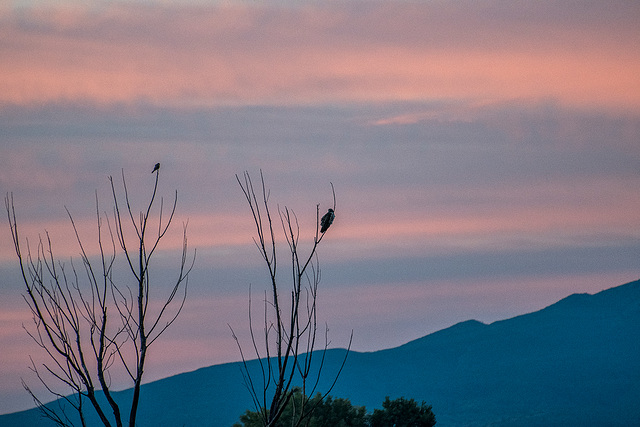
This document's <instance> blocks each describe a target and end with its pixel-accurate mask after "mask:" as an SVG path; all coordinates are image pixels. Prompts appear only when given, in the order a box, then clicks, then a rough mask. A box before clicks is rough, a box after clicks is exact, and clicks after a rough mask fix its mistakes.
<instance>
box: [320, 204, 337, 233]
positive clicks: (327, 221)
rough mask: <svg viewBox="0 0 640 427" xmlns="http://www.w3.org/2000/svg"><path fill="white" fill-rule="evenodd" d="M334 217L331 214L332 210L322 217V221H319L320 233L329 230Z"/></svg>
mask: <svg viewBox="0 0 640 427" xmlns="http://www.w3.org/2000/svg"><path fill="white" fill-rule="evenodd" d="M335 217H336V215H335V214H334V213H333V209H331V208H329V210H328V211H327V213H326V214H324V215H323V216H322V219H320V232H321V233H324V232H325V231H327V230H328V229H329V227H330V226H331V224H333V220H334V218H335Z"/></svg>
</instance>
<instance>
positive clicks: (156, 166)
mask: <svg viewBox="0 0 640 427" xmlns="http://www.w3.org/2000/svg"><path fill="white" fill-rule="evenodd" d="M158 169H160V163H156V165H155V166H154V167H153V170H152V171H151V173H154V172H155V171H157V170H158Z"/></svg>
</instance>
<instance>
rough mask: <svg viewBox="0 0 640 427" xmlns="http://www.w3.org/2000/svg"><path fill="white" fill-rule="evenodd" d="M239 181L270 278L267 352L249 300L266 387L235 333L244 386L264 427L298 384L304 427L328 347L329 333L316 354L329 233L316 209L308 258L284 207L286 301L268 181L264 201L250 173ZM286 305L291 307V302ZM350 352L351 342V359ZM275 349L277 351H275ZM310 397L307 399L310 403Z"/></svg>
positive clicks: (266, 306)
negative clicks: (321, 252) (322, 254)
mask: <svg viewBox="0 0 640 427" xmlns="http://www.w3.org/2000/svg"><path fill="white" fill-rule="evenodd" d="M236 180H237V181H238V184H239V185H240V188H241V189H242V192H243V194H244V196H245V199H246V200H247V203H248V204H249V208H250V210H251V213H252V216H253V219H254V225H255V227H256V236H257V238H254V243H255V244H256V247H257V248H258V250H259V252H260V254H261V256H262V258H263V260H264V261H265V264H266V266H267V270H268V271H269V276H270V299H268V300H267V297H266V293H265V301H264V329H263V332H264V350H260V345H259V343H258V340H257V337H256V335H255V333H254V325H253V320H252V316H251V311H252V308H251V296H249V332H250V338H251V342H252V346H253V350H254V353H255V356H256V358H257V360H258V362H259V367H260V370H261V375H262V382H261V383H260V382H259V381H257V379H256V378H254V377H253V376H252V373H251V372H250V371H249V367H248V364H247V359H246V356H245V353H244V352H243V349H242V346H241V345H240V341H239V340H238V338H237V336H236V334H235V333H234V332H233V330H232V336H233V338H234V340H235V341H236V343H237V345H238V347H239V350H240V355H241V357H242V361H243V377H244V380H245V385H246V387H247V388H248V389H249V393H250V394H251V397H252V399H253V402H254V405H255V407H256V411H257V412H258V414H259V415H260V416H261V417H262V423H263V424H264V425H265V426H267V427H270V426H274V425H275V424H276V422H277V421H278V419H279V418H280V417H281V415H282V413H283V410H284V409H285V407H286V406H287V404H288V403H289V402H290V401H291V399H292V396H293V394H294V389H295V388H294V384H296V383H297V382H299V383H301V384H302V387H301V389H302V391H303V396H304V397H303V399H302V401H301V402H300V405H301V406H300V408H298V410H297V411H296V414H297V415H296V419H294V420H292V425H296V426H297V425H300V424H301V423H302V422H303V421H304V420H305V419H307V418H308V416H309V415H310V414H311V412H312V411H313V409H314V407H315V406H313V405H312V406H313V407H311V408H309V407H306V405H308V404H309V402H310V401H311V395H310V394H307V395H305V392H307V393H309V392H310V393H311V394H312V393H314V392H315V390H316V389H317V387H318V383H319V379H320V376H321V371H322V369H323V368H324V360H325V355H326V351H327V349H328V346H329V341H328V337H327V330H325V343H324V346H323V348H322V349H321V350H317V347H316V346H317V322H318V319H317V304H316V302H317V297H318V285H319V283H320V276H321V275H320V267H319V263H318V256H317V248H318V245H319V244H320V242H321V240H322V238H323V237H324V235H325V233H324V230H323V233H320V205H317V206H316V231H315V237H314V239H313V244H312V247H311V250H310V252H309V253H308V254H307V255H306V256H303V255H302V251H301V248H300V224H299V221H298V217H297V216H296V214H295V212H294V211H292V210H291V209H289V208H287V207H286V206H285V207H283V208H280V207H278V216H279V219H280V225H281V226H282V231H283V234H284V238H285V241H286V243H287V246H288V250H289V253H288V254H289V257H290V258H289V259H290V263H291V264H290V268H291V285H290V288H289V291H288V294H289V298H286V299H282V296H281V292H282V291H283V290H284V288H282V285H281V278H280V277H279V276H277V274H276V273H277V265H278V258H277V257H276V247H277V244H276V238H275V232H274V224H273V219H272V216H271V213H270V209H269V190H268V189H267V188H266V185H265V182H264V176H263V174H262V171H260V183H261V195H262V198H261V199H260V200H259V199H258V196H257V195H256V189H255V188H254V186H253V182H252V181H251V177H250V176H249V173H248V172H245V173H244V174H243V177H242V179H241V178H240V177H239V176H238V175H236ZM331 189H332V194H333V210H335V206H336V198H335V190H334V187H333V184H331ZM287 301H288V302H287ZM350 348H351V341H350V342H349V348H348V350H347V354H348V353H349V350H350ZM272 349H273V350H272ZM318 352H319V357H320V363H319V367H320V369H319V370H317V371H315V370H312V360H313V358H314V355H315V354H316V353H318ZM345 362H346V356H345V359H344V360H343V362H342V365H341V367H340V370H339V371H338V373H337V374H336V377H335V379H334V381H333V383H332V385H331V387H330V389H329V390H328V391H327V392H326V393H325V394H323V395H322V398H324V397H326V395H327V394H328V393H329V392H330V391H331V389H332V388H333V385H335V381H337V377H338V376H339V375H340V372H341V371H342V367H343V366H344V363H345ZM307 396H308V397H307Z"/></svg>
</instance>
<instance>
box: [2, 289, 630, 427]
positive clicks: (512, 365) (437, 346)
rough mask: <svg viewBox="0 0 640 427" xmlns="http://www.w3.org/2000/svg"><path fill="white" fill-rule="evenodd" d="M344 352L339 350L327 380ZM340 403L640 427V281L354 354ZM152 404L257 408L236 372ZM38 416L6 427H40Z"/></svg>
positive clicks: (147, 403) (8, 421) (153, 412)
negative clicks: (403, 401)
mask: <svg viewBox="0 0 640 427" xmlns="http://www.w3.org/2000/svg"><path fill="white" fill-rule="evenodd" d="M343 355H344V351H343V350H333V351H331V352H330V353H329V360H328V363H327V368H326V369H327V371H326V372H327V374H329V373H331V372H334V371H335V370H336V369H337V365H338V363H339V361H340V360H341V357H342V356H343ZM254 365H255V364H254ZM321 387H326V384H325V385H321ZM125 393H126V392H125ZM332 394H333V395H334V396H341V397H348V398H350V399H351V400H352V402H353V403H354V404H358V405H366V406H367V408H368V409H369V410H372V409H373V408H375V407H379V406H380V404H381V402H382V400H383V399H384V397H385V396H387V395H389V396H391V397H398V396H406V397H413V398H415V399H417V400H425V401H427V402H428V403H429V404H432V405H433V410H434V413H435V414H436V419H437V421H438V425H440V426H451V425H460V426H462V425H465V426H473V425H492V426H500V425H518V426H523V425H532V426H536V425H540V426H542V425H545V426H548V425H640V405H639V404H638V399H639V398H640V282H632V283H629V284H626V285H623V286H619V287H616V288H612V289H609V290H606V291H603V292H600V293H598V294H595V295H587V294H576V295H571V296H569V297H567V298H565V299H563V300H561V301H559V302H557V303H556V304H553V305H551V306H549V307H547V308H545V309H543V310H540V311H538V312H535V313H530V314H526V315H523V316H518V317H515V318H512V319H508V320H503V321H500V322H495V323H492V324H490V325H485V324H482V323H480V322H477V321H467V322H463V323H460V324H457V325H454V326H452V327H450V328H447V329H444V330H442V331H439V332H436V333H433V334H430V335H428V336H426V337H423V338H420V339H417V340H415V341H412V342H409V343H407V344H405V345H403V346H400V347H397V348H393V349H388V350H383V351H377V352H371V353H355V352H352V353H351V354H350V355H349V358H348V362H347V366H346V367H345V370H344V372H343V375H342V376H341V377H340V380H339V382H338V384H337V385H336V388H335V389H334V391H333V392H332ZM142 396H143V399H142V401H141V407H140V417H139V420H140V423H139V425H140V426H157V425H165V426H173V425H175V426H182V425H184V426H226V425H230V424H232V423H233V422H234V421H236V420H237V419H238V415H239V414H240V413H242V412H243V410H244V409H247V408H250V407H251V400H250V398H249V395H248V393H247V391H246V389H245V388H244V386H243V384H242V379H241V375H240V368H239V365H238V364H237V363H232V364H225V365H216V366H211V367H208V368H202V369H199V370H197V371H194V372H188V373H185V374H181V375H176V376H174V377H170V378H166V379H164V380H160V381H156V382H153V383H150V384H147V385H145V386H144V390H143V394H142ZM33 412H34V411H33V410H32V411H25V412H21V413H16V414H10V415H5V416H0V426H21V425H36V424H34V423H33V421H32V420H33V418H31V421H29V420H27V418H25V417H33Z"/></svg>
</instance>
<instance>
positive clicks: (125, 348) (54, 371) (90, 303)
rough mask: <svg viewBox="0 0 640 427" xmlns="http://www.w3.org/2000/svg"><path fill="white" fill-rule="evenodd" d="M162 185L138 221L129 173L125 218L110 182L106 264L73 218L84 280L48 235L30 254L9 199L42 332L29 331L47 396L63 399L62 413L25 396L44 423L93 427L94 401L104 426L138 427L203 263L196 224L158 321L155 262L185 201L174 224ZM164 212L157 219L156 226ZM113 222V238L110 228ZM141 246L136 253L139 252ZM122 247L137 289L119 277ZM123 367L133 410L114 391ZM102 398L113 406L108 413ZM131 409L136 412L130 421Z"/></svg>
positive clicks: (101, 249)
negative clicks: (146, 383)
mask: <svg viewBox="0 0 640 427" xmlns="http://www.w3.org/2000/svg"><path fill="white" fill-rule="evenodd" d="M154 172H156V170H154ZM158 176H159V173H155V183H154V187H153V192H152V195H151V198H150V200H149V202H148V204H147V205H146V207H145V209H144V210H143V211H141V212H140V214H139V217H138V220H136V215H134V213H133V209H132V207H131V202H130V200H129V192H128V189H127V184H126V180H125V176H124V171H123V172H122V186H123V191H124V198H125V208H124V209H125V210H124V211H123V210H122V208H121V206H120V204H119V198H118V192H117V191H116V186H115V184H114V180H113V178H112V177H109V182H110V184H111V193H112V196H113V202H114V208H113V222H112V220H111V219H110V218H109V216H108V215H106V214H101V211H100V206H99V202H98V195H97V193H96V197H95V214H96V233H97V253H98V257H97V258H98V259H97V260H96V259H93V258H91V256H90V255H89V251H87V250H86V248H85V244H84V241H83V239H82V237H81V236H80V232H79V229H78V227H77V225H76V222H75V221H74V218H73V216H72V215H71V213H70V212H69V210H67V215H68V217H69V221H70V222H71V227H72V229H73V233H74V236H75V238H76V242H77V245H78V248H79V252H80V260H81V265H82V268H81V271H82V270H83V271H84V274H79V271H78V270H77V268H76V266H75V263H74V262H73V260H71V261H70V263H69V265H68V266H67V265H65V264H64V263H63V262H61V261H59V260H58V259H56V258H55V256H54V251H53V248H52V242H51V238H50V236H49V234H48V233H46V232H45V238H44V239H43V238H42V237H40V238H39V239H38V245H37V249H36V251H35V253H34V254H33V255H32V253H31V250H30V248H29V243H28V241H26V249H27V250H26V254H25V253H23V250H22V247H21V237H20V234H19V231H18V222H17V219H16V218H17V217H16V212H15V205H14V201H13V194H7V195H6V197H5V208H6V211H7V218H8V220H9V227H10V230H11V237H12V240H13V245H14V249H15V253H16V256H17V258H18V263H19V266H20V272H21V274H22V280H23V282H24V285H25V290H26V294H25V295H23V298H24V300H25V301H26V303H27V305H28V306H29V308H30V310H31V313H32V317H33V326H34V327H33V328H32V329H27V328H25V330H26V331H27V333H28V334H29V336H30V337H31V338H32V339H33V340H34V342H35V343H36V344H37V345H38V346H39V347H40V348H41V349H42V350H43V352H44V354H45V355H46V357H47V360H48V362H45V363H43V364H42V365H41V366H37V365H36V364H35V362H33V360H32V364H31V370H32V371H33V372H34V373H35V375H36V377H37V378H38V380H39V381H40V382H41V383H42V384H43V385H44V387H45V389H46V390H47V391H48V392H49V393H50V394H51V395H53V396H54V397H55V398H57V402H58V404H59V406H58V407H56V405H54V404H47V405H45V404H43V403H42V401H41V400H40V399H39V398H38V397H37V396H36V395H35V394H34V393H33V391H32V390H31V389H30V388H29V387H28V386H27V385H26V383H24V387H25V389H26V390H27V392H28V393H29V394H30V395H31V396H32V397H33V399H34V402H35V403H36V405H37V406H38V407H39V408H40V410H41V412H42V413H43V415H44V416H45V417H47V418H49V419H50V420H52V421H53V422H54V423H55V424H56V425H60V426H71V425H74V423H76V422H79V423H80V425H82V426H85V425H86V421H85V412H86V404H85V403H86V402H87V401H88V402H89V403H90V406H91V407H92V408H93V409H94V411H95V412H96V414H97V415H98V417H99V418H100V420H101V422H102V424H103V425H105V426H112V425H115V426H118V427H121V426H123V425H125V424H126V425H128V426H130V427H134V426H135V422H136V415H137V409H138V402H139V396H140V386H141V384H142V376H143V373H144V366H145V362H146V356H147V351H148V348H149V346H150V345H151V344H152V343H153V342H154V341H155V340H156V339H158V337H159V336H160V335H162V334H163V332H164V331H165V330H166V329H167V328H168V327H169V326H170V325H171V324H173V322H175V320H176V319H177V317H178V315H179V314H180V312H181V311H182V308H183V307H184V302H185V299H186V292H187V283H188V277H189V274H190V272H191V270H192V268H193V265H194V263H195V251H194V252H193V257H190V256H189V254H188V252H189V251H188V245H187V224H184V225H183V244H182V254H181V259H180V267H179V269H178V275H177V277H176V278H175V279H174V282H173V285H172V286H171V288H170V291H169V294H168V295H166V296H165V297H164V298H163V299H161V301H163V302H162V303H161V304H160V308H159V309H157V310H156V309H154V310H153V312H152V310H151V309H150V305H149V304H150V301H151V300H152V299H154V300H157V299H158V298H157V297H152V295H151V289H152V288H151V285H150V283H151V281H150V279H149V269H150V262H151V259H152V256H153V254H154V253H155V251H156V249H157V248H158V247H159V244H160V241H161V240H162V239H163V237H164V236H165V235H166V233H167V231H168V230H169V227H170V225H171V223H172V221H173V218H174V214H175V211H176V206H177V192H176V193H175V197H174V200H173V204H172V205H171V210H170V213H169V215H167V216H164V213H163V209H164V203H163V200H162V198H160V203H159V205H160V206H159V207H158V208H156V207H155V206H156V205H157V204H156V203H155V202H156V194H157V190H158ZM154 210H156V212H157V213H156V216H155V217H154V216H153V214H152V213H153V212H154ZM121 213H125V215H121ZM154 218H156V219H154ZM105 220H106V224H107V229H106V230H105V228H104V227H103V225H104V221H105ZM156 220H157V232H155V233H153V232H149V230H150V225H151V223H152V222H154V221H156ZM127 227H128V228H127ZM130 229H131V230H133V231H134V234H133V235H134V236H136V237H135V239H134V240H135V242H134V243H132V244H131V245H129V240H128V239H129V237H128V236H130V234H129V231H128V230H130ZM114 234H115V236H114ZM105 236H106V237H107V239H106V240H105V239H104V237H105ZM116 241H117V242H118V245H116ZM134 247H135V248H136V249H135V250H134V251H132V250H131V249H132V248H134ZM118 248H119V249H120V250H121V251H122V254H123V255H124V258H125V263H126V265H127V266H128V269H129V271H130V273H131V276H132V277H133V279H134V281H135V283H136V285H135V287H134V288H133V289H132V287H130V286H128V285H126V284H125V283H124V282H123V281H122V280H116V278H115V277H114V267H115V263H116V253H117V252H118ZM148 248H149V249H148ZM178 295H180V296H179V297H178ZM176 297H177V298H176ZM116 363H117V364H118V365H119V366H121V367H122V368H124V370H125V371H126V373H127V375H128V376H129V378H130V380H131V381H132V385H133V397H132V399H131V401H130V402H122V401H117V400H116V399H115V397H114V396H113V393H112V392H111V388H110V387H111V376H112V369H113V368H114V365H115V364H116ZM44 374H46V377H45V375H44ZM62 389H65V390H67V391H66V392H63V391H62ZM69 392H70V393H69ZM97 393H102V395H103V396H104V397H105V399H106V401H107V405H106V406H105V404H104V403H101V401H100V400H99V399H98V395H97ZM121 408H124V409H125V410H126V411H128V413H127V414H125V413H123V411H122V409H121ZM69 411H70V412H69ZM74 414H75V415H74Z"/></svg>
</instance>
